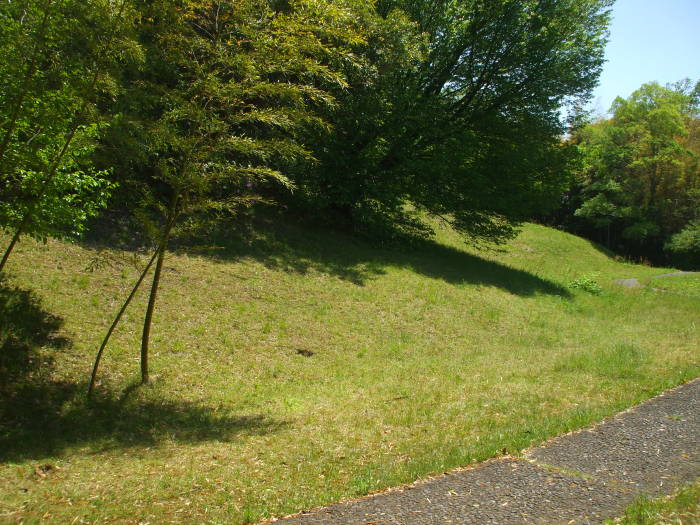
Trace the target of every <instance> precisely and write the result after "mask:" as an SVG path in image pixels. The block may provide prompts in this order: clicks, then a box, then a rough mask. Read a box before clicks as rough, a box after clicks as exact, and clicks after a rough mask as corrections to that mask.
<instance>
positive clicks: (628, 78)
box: [592, 0, 700, 114]
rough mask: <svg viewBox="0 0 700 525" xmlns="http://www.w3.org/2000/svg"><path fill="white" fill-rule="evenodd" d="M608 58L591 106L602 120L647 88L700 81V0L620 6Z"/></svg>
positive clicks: (631, 1) (639, 0) (622, 2)
mask: <svg viewBox="0 0 700 525" xmlns="http://www.w3.org/2000/svg"><path fill="white" fill-rule="evenodd" d="M605 56H606V59H607V60H608V62H607V63H606V64H605V66H604V68H603V74H602V75H601V77H600V85H599V86H598V88H597V89H596V90H595V92H594V97H593V102H592V109H593V110H594V112H595V113H597V114H604V113H605V112H607V110H608V109H609V108H610V104H611V103H612V101H613V100H614V99H615V97H617V96H621V97H628V96H629V95H630V94H631V93H632V92H633V91H634V90H636V89H637V88H638V87H639V86H641V85H642V84H644V83H645V82H651V81H654V80H655V81H657V82H659V83H660V84H662V85H663V84H666V83H668V82H675V81H677V80H681V79H682V78H685V77H689V78H691V79H692V80H693V81H696V80H699V79H700V0H617V2H616V3H615V5H614V7H613V20H612V24H611V26H610V42H609V43H608V47H607V49H606V53H605Z"/></svg>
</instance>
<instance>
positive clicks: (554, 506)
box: [280, 379, 700, 525]
mask: <svg viewBox="0 0 700 525" xmlns="http://www.w3.org/2000/svg"><path fill="white" fill-rule="evenodd" d="M698 476H700V379H697V380H695V381H692V382H690V383H687V384H685V385H683V386H681V387H678V388H676V389H674V390H671V391H670V392H667V393H665V394H662V395H661V396H658V397H656V398H654V399H652V400H650V401H647V402H646V403H643V404H642V405H639V406H637V407H635V408H633V409H631V410H628V411H626V412H623V413H622V414H619V415H617V416H615V417H614V418H611V419H609V420H607V421H605V422H603V423H601V424H599V425H597V426H595V427H593V428H590V429H586V430H584V431H581V432H576V433H573V434H568V435H566V436H562V437H560V438H556V439H554V440H552V441H551V442H549V443H547V444H545V445H544V446H542V447H538V448H536V449H532V450H530V451H527V452H526V453H525V458H524V459H516V458H502V459H497V460H492V461H488V462H486V463H482V464H481V465H478V466H476V467H475V468H471V469H467V470H463V471H457V472H452V473H449V474H445V475H443V476H440V477H437V478H434V479H430V480H427V481H423V482H418V483H416V484H414V485H411V486H408V487H404V488H400V489H393V490H389V491H387V492H383V493H380V494H377V495H374V496H370V497H367V498H364V499H361V500H357V501H350V502H345V503H338V504H334V505H330V506H328V507H322V508H320V509H316V510H314V511H312V512H309V513H303V514H300V515H297V516H292V517H289V518H286V519H285V520H280V521H285V522H288V523H290V524H300V525H303V524H307V523H308V524H349V525H360V524H362V525H369V524H374V525H380V524H381V525H384V524H386V525H413V524H415V525H422V524H443V523H464V524H470V523H473V524H484V525H486V524H501V525H515V524H527V523H532V524H545V523H547V524H591V523H601V522H602V521H603V520H605V519H609V518H612V517H615V516H618V515H620V514H622V512H623V511H624V509H625V507H626V506H627V505H629V504H630V503H631V502H632V501H634V500H635V499H636V498H637V497H638V496H639V495H641V494H662V493H670V492H671V491H672V490H673V488H674V487H675V486H677V485H678V484H679V483H681V482H687V481H692V480H694V479H696V478H697V477H698Z"/></svg>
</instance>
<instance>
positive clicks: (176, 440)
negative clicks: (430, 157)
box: [0, 224, 700, 523]
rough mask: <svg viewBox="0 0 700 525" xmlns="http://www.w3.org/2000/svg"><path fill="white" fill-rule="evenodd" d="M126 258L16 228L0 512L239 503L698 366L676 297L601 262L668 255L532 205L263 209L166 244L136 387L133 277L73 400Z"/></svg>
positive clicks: (2, 409)
mask: <svg viewBox="0 0 700 525" xmlns="http://www.w3.org/2000/svg"><path fill="white" fill-rule="evenodd" d="M5 240H6V239H5ZM147 257H148V255H146V254H143V255H135V254H133V253H129V252H120V251H117V250H113V249H107V248H97V247H90V246H81V245H73V244H65V243H62V242H59V241H51V240H50V241H49V242H48V245H47V246H43V245H41V244H39V243H35V242H34V241H31V240H22V241H21V242H20V243H19V244H18V245H17V248H16V253H15V258H14V259H13V260H12V261H11V264H10V265H9V266H8V274H7V276H6V277H5V278H4V280H3V282H2V285H1V288H0V306H1V307H2V309H3V320H4V321H3V322H4V324H3V325H2V326H0V344H1V345H2V349H3V352H2V354H1V356H2V357H1V360H0V367H2V373H3V375H4V377H7V378H9V380H8V381H7V382H4V383H3V384H2V385H0V395H1V396H2V398H1V401H0V521H3V522H9V523H13V522H25V523H31V522H38V521H41V520H44V521H46V522H53V523H71V522H72V523H96V522H98V521H99V522H100V523H103V522H107V523H111V522H119V523H129V522H132V523H139V522H150V523H246V522H252V521H256V520H259V519H264V518H268V517H271V516H279V515H284V514H287V513H292V512H296V511H299V510H301V509H306V508H310V507H314V506H317V505H321V504H324V503H329V502H332V501H336V500H339V499H343V498H351V497H356V496H359V495H362V494H366V493H368V492H371V491H374V490H378V489H381V488H384V487H388V486H392V485H396V484H401V483H405V482H410V481H413V480H415V479H416V478H419V477H423V476H427V475H430V474H433V473H438V472H442V471H445V470H447V469H451V468H453V467H457V466H461V465H466V464H469V463H471V462H474V461H479V460H483V459H486V458H489V457H493V456H495V455H498V454H501V453H503V451H504V450H505V451H507V452H508V453H513V454H517V453H518V451H520V450H522V449H523V448H525V447H529V446H531V445H534V444H537V443H540V442H542V441H543V440H544V439H546V438H548V437H550V436H553V435H556V434H560V433H562V432H565V431H567V430H570V429H573V428H580V427H582V426H584V425H586V424H589V423H591V422H593V421H596V420H599V419H601V418H602V417H604V416H607V415H609V414H612V413H615V412H617V411H619V410H621V409H624V408H626V407H628V406H630V405H632V404H635V403H637V402H639V401H642V400H643V399H646V398H648V397H651V396H653V395H654V394H656V393H658V392H660V391H663V390H665V389H667V388H669V387H672V386H674V385H677V384H680V383H682V382H684V381H687V380H689V379H691V378H694V377H697V376H698V375H700V352H699V351H698V350H699V348H698V341H700V333H699V332H700V327H699V326H698V323H697V312H698V306H699V303H698V301H700V299H698V298H697V297H694V296H691V295H688V296H686V295H680V294H669V293H658V292H654V291H652V290H650V289H648V288H640V289H626V288H623V287H621V286H618V285H615V284H614V283H613V282H612V281H613V279H619V278H627V277H637V278H640V279H644V278H647V277H651V276H653V275H656V274H658V273H664V272H666V271H672V270H670V269H669V270H665V269H659V268H650V267H646V266H638V265H632V264H627V263H624V262H619V261H616V260H615V259H613V258H611V257H610V256H609V254H607V253H606V252H604V251H603V250H602V249H600V248H599V247H597V246H595V245H593V244H591V243H590V242H588V241H585V240H583V239H580V238H577V237H574V236H571V235H569V234H565V233H562V232H558V231H555V230H551V229H548V228H544V227H541V226H535V225H528V226H526V228H525V229H524V231H523V232H522V234H521V235H520V236H519V237H518V238H516V239H514V240H513V241H511V242H510V243H509V244H508V245H506V246H505V247H504V248H503V250H501V251H477V250H475V249H470V248H466V247H465V246H464V244H463V243H462V241H461V240H460V239H459V237H458V236H457V235H456V234H455V233H454V232H452V231H451V230H446V229H444V230H443V229H439V228H438V235H437V238H436V240H434V241H432V240H430V241H422V242H420V243H418V244H416V245H414V246H412V247H411V248H403V249H378V248H377V247H373V246H369V245H366V244H362V243H360V242H359V241H356V240H353V239H352V238H348V237H343V236H339V235H330V234H327V233H322V232H313V231H309V230H302V229H298V228H296V227H294V226H292V225H287V226H284V227H282V226H281V225H280V224H276V225H275V226H274V227H270V228H267V229H264V228H263V229H261V230H259V231H258V233H257V234H256V235H255V236H251V237H250V238H248V239H247V240H246V241H245V242H243V241H240V242H238V243H228V244H225V243H219V244H217V243H216V242H214V241H210V243H209V244H207V245H199V246H189V247H188V248H187V249H186V250H185V249H184V248H182V249H180V250H179V251H178V250H175V251H174V252H172V253H169V255H168V258H167V260H166V263H165V265H164V268H163V276H162V279H163V281H164V284H165V286H163V288H162V292H161V294H162V295H161V296H160V301H161V303H160V304H161V306H160V307H159V309H158V310H157V311H156V314H155V316H154V319H153V329H152V348H151V351H152V354H151V367H152V372H151V379H152V382H151V384H149V385H147V386H139V374H138V360H139V355H138V344H137V343H138V339H139V336H140V331H141V323H142V319H143V311H144V310H145V308H146V300H147V291H146V290H142V291H141V292H140V293H139V295H137V297H136V298H135V300H134V302H133V304H132V305H131V306H130V308H129V310H127V313H126V316H125V318H124V319H123V321H122V324H121V325H120V326H119V327H118V329H117V331H116V332H115V334H114V336H113V340H112V342H111V343H110V346H109V347H108V349H107V353H106V354H105V357H104V360H103V363H102V368H101V369H100V374H99V376H98V380H99V382H98V384H97V387H96V392H95V396H94V399H93V401H92V402H91V403H87V402H86V401H85V390H86V387H87V380H88V377H89V372H90V366H91V360H92V358H93V356H94V353H95V351H96V349H97V346H98V345H99V342H100V340H101V337H102V336H103V335H104V332H105V330H106V328H107V325H108V323H109V320H110V316H111V315H112V314H113V313H114V311H115V310H116V308H118V305H119V304H120V303H121V301H123V299H124V297H125V295H126V294H127V293H128V291H129V289H130V286H131V285H132V283H133V281H134V279H135V277H136V276H137V274H138V272H139V268H140V267H142V266H143V264H144V261H145V260H146V259H147ZM137 266H138V267H139V268H137ZM574 282H588V283H589V284H590V282H595V283H596V285H597V286H598V287H599V288H600V290H599V291H597V293H590V291H589V290H587V289H586V287H583V288H581V287H579V286H571V283H574Z"/></svg>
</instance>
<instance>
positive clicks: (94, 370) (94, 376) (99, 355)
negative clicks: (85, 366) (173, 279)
mask: <svg viewBox="0 0 700 525" xmlns="http://www.w3.org/2000/svg"><path fill="white" fill-rule="evenodd" d="M158 254H160V246H159V247H158V248H156V250H155V251H154V252H153V257H151V260H150V261H148V264H147V265H146V267H145V268H144V269H143V272H141V276H140V277H139V279H138V281H136V284H135V285H134V287H133V288H132V290H131V293H130V294H129V297H127V299H126V301H124V304H123V305H122V307H121V310H119V313H118V314H117V316H116V317H115V318H114V322H112V326H110V327H109V330H108V331H107V335H105V338H104V339H103V340H102V344H101V345H100V349H99V350H98V351H97V355H96V356H95V364H94V366H93V367H92V375H91V376H90V385H89V386H88V392H87V397H88V399H90V397H92V392H93V390H94V389H95V381H96V380H97V369H98V368H99V366H100V360H101V359H102V354H103V353H104V349H105V348H106V347H107V343H108V342H109V338H110V337H111V336H112V332H114V329H115V328H116V327H117V324H119V321H120V320H121V318H122V315H124V312H125V311H126V308H127V307H128V306H129V303H131V300H132V299H133V298H134V296H135V295H136V291H137V290H138V289H139V287H140V286H141V283H142V282H143V280H144V278H145V277H146V274H148V271H149V270H150V269H151V266H153V262H154V261H155V260H156V257H157V256H158Z"/></svg>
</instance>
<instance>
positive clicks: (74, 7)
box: [0, 0, 138, 272]
mask: <svg viewBox="0 0 700 525" xmlns="http://www.w3.org/2000/svg"><path fill="white" fill-rule="evenodd" d="M0 20H1V22H2V23H0V26H2V30H0V31H2V34H1V37H2V39H1V40H0V51H2V52H3V54H4V56H6V57H9V60H7V61H4V62H3V65H2V66H0V78H1V79H2V80H3V87H2V93H1V94H2V97H0V100H1V101H2V103H0V122H1V123H2V126H1V127H0V130H1V131H0V159H1V161H2V162H0V197H2V198H1V202H2V204H0V226H1V227H3V228H5V229H10V230H12V231H13V235H12V239H11V241H10V243H9V245H8V246H7V248H6V250H5V252H4V255H3V257H2V260H1V261H0V272H1V271H2V270H3V268H4V266H5V264H6V262H7V260H8V258H9V256H10V254H11V252H12V250H13V248H14V246H15V244H16V242H17V241H18V239H19V238H20V236H21V235H23V234H29V235H32V236H34V237H38V238H44V239H45V238H46V237H47V236H57V237H66V236H68V237H70V236H74V235H76V234H79V233H81V231H82V229H83V225H84V223H85V221H86V220H87V218H89V217H90V216H92V215H94V214H95V213H97V211H98V210H99V209H100V208H102V207H103V206H104V205H105V202H106V197H107V195H108V193H109V190H110V189H111V188H112V187H113V184H112V182H110V181H109V180H108V171H107V170H96V169H95V168H94V166H93V165H92V162H91V158H90V157H91V154H92V151H93V150H94V147H95V141H96V138H97V136H98V132H99V130H98V127H97V124H98V123H99V122H100V120H101V117H100V112H99V111H98V109H97V108H98V103H99V102H100V101H101V100H104V99H107V98H108V97H109V96H110V91H111V87H112V84H113V74H115V69H118V64H119V63H121V62H123V61H124V60H125V59H138V50H137V49H135V48H134V46H133V45H131V42H130V40H129V36H130V35H129V30H130V28H131V25H132V24H131V16H130V11H129V9H128V4H127V1H126V0H122V1H121V2H119V3H115V2H112V1H109V0H90V1H87V2H78V1H76V0H28V1H27V2H5V3H4V4H3V5H2V7H0ZM103 124H104V122H103Z"/></svg>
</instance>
